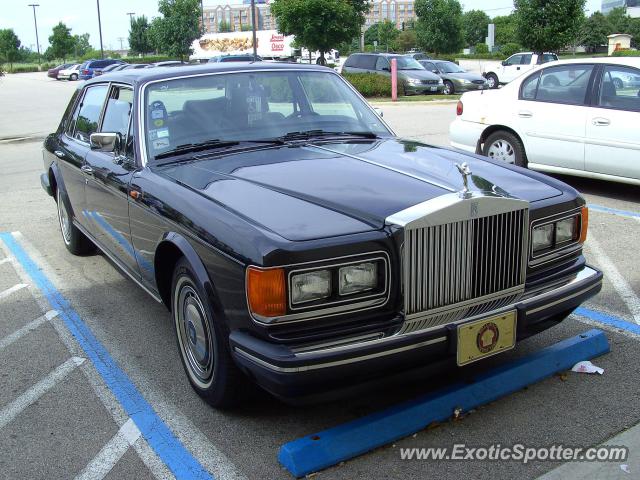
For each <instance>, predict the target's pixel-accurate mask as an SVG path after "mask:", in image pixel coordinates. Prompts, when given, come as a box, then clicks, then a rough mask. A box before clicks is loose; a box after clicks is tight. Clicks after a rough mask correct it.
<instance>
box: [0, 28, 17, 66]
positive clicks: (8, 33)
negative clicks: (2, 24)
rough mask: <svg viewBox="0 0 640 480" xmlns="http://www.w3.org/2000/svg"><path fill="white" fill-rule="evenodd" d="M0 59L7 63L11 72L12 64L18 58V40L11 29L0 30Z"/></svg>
mask: <svg viewBox="0 0 640 480" xmlns="http://www.w3.org/2000/svg"><path fill="white" fill-rule="evenodd" d="M0 58H2V59H3V60H4V61H5V62H7V63H9V66H10V69H11V70H13V62H15V61H17V60H18V59H19V58H20V39H19V38H18V36H17V35H16V34H15V32H14V31H13V29H12V28H5V29H2V30H0Z"/></svg>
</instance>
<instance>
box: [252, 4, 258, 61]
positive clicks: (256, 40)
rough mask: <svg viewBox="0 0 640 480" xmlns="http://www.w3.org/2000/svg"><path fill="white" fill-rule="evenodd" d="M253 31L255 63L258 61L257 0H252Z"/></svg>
mask: <svg viewBox="0 0 640 480" xmlns="http://www.w3.org/2000/svg"><path fill="white" fill-rule="evenodd" d="M251 24H252V25H251V30H252V31H253V61H254V62H255V61H256V60H257V59H258V39H257V34H256V28H258V26H257V25H256V0H251Z"/></svg>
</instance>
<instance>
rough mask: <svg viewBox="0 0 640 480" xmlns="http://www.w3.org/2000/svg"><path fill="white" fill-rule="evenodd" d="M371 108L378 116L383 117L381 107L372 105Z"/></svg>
mask: <svg viewBox="0 0 640 480" xmlns="http://www.w3.org/2000/svg"><path fill="white" fill-rule="evenodd" d="M373 109H374V110H375V111H376V113H377V114H378V116H380V117H384V112H383V111H382V109H381V108H378V107H373Z"/></svg>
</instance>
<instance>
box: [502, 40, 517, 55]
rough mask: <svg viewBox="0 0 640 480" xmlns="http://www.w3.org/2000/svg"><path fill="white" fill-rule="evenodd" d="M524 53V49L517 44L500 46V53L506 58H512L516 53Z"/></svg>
mask: <svg viewBox="0 0 640 480" xmlns="http://www.w3.org/2000/svg"><path fill="white" fill-rule="evenodd" d="M521 51H522V47H521V46H520V45H518V44H517V43H505V44H504V45H501V46H500V53H502V55H504V56H505V57H510V56H511V55H513V54H514V53H518V52H521Z"/></svg>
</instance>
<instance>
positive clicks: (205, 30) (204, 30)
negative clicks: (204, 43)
mask: <svg viewBox="0 0 640 480" xmlns="http://www.w3.org/2000/svg"><path fill="white" fill-rule="evenodd" d="M200 16H201V17H202V28H201V29H200V31H201V32H202V35H204V34H205V33H207V27H205V25H204V2H203V0H200Z"/></svg>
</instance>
